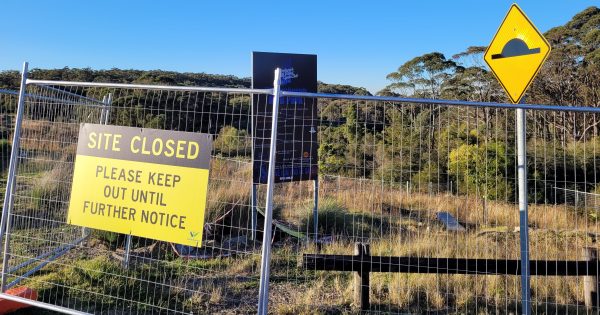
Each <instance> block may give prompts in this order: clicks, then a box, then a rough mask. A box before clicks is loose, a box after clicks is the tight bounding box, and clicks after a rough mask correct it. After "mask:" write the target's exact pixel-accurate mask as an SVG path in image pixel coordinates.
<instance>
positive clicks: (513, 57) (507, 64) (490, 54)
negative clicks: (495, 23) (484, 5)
mask: <svg viewBox="0 0 600 315" xmlns="http://www.w3.org/2000/svg"><path fill="white" fill-rule="evenodd" d="M549 53H550V44H549V43H548V41H547V40H546V39H545V38H544V36H543V35H542V34H541V33H540V31H538V30H537V28H536V27H535V26H534V25H533V23H531V21H530V20H529V19H528V18H527V16H525V13H523V11H522V10H521V9H520V8H519V6H517V5H516V4H513V5H512V6H511V7H510V10H508V13H507V14H506V17H505V18H504V21H503V22H502V24H501V25H500V28H498V32H496V35H495V36H494V39H492V42H491V43H490V46H489V47H488V48H487V50H486V51H485V55H484V57H483V59H484V60H485V62H486V63H487V64H488V66H489V67H490V69H492V72H493V73H494V75H495V76H496V78H497V79H498V81H500V84H501V85H502V87H503V88H504V90H506V93H507V94H508V96H509V97H510V100H511V101H512V102H513V103H515V104H516V103H519V101H520V100H521V98H522V97H523V94H524V93H525V91H526V90H527V88H528V87H529V85H530V84H531V81H533V78H534V77H535V76H536V75H537V73H538V72H539V70H540V68H541V67H542V64H543V63H544V61H546V58H547V57H548V54H549Z"/></svg>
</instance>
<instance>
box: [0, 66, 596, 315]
mask: <svg viewBox="0 0 600 315" xmlns="http://www.w3.org/2000/svg"><path fill="white" fill-rule="evenodd" d="M27 72H28V64H27V63H24V66H23V70H22V78H21V89H20V91H19V102H18V108H17V117H16V123H15V131H14V133H15V134H14V137H13V146H12V152H11V158H10V166H9V170H8V182H7V186H6V194H5V199H4V211H3V213H2V221H1V226H0V236H1V237H3V238H4V253H3V254H4V261H3V267H2V292H1V293H0V297H1V298H5V299H8V300H13V301H18V302H22V303H26V304H30V305H34V306H39V307H43V308H47V309H50V310H56V311H61V312H65V313H70V314H81V312H78V311H75V310H71V309H67V308H64V307H60V306H55V305H51V304H48V303H43V302H37V301H32V300H28V299H23V298H19V297H15V296H11V295H9V294H6V293H5V291H6V289H7V287H8V286H10V284H9V285H7V284H6V274H7V273H9V272H10V270H6V269H7V266H8V265H7V262H8V259H7V254H8V252H9V251H10V248H9V234H8V233H7V226H9V225H10V222H9V219H10V213H11V211H12V207H13V201H12V198H13V194H14V178H15V172H16V164H17V156H18V152H19V137H20V130H21V122H22V120H23V107H24V101H25V98H26V97H35V96H30V95H26V93H25V91H26V86H27V85H29V84H36V85H52V86H60V85H70V86H86V87H112V88H143V89H149V90H152V89H155V90H158V89H160V90H169V91H202V92H232V93H250V94H263V95H271V96H273V97H274V102H273V111H272V115H273V116H272V117H273V119H272V129H271V145H270V150H271V151H270V159H269V162H270V163H269V174H268V185H267V191H266V200H267V205H266V213H265V218H266V220H265V225H264V231H265V233H264V234H263V243H262V255H261V256H262V257H261V271H260V289H259V297H258V313H259V314H267V313H268V309H269V308H268V302H269V272H270V260H271V242H270V239H271V236H272V235H271V234H272V231H271V227H272V210H273V209H272V207H273V186H274V182H273V177H274V167H275V151H276V141H273V139H276V135H277V113H278V104H279V98H280V97H307V98H328V99H345V100H357V101H384V102H385V101H389V102H397V103H413V104H435V105H442V106H466V107H476V108H481V107H489V108H505V109H515V108H516V109H517V114H516V118H515V120H516V125H517V138H518V140H517V144H518V145H517V156H518V200H519V210H520V227H521V230H520V244H521V257H520V260H521V268H522V270H523V271H524V272H523V273H522V274H521V289H522V295H521V301H522V311H523V313H525V314H529V313H530V312H531V298H530V291H529V290H530V282H529V278H530V275H529V240H528V235H527V230H528V228H527V226H528V225H527V223H528V217H527V204H528V203H527V174H526V167H525V166H526V165H527V160H526V159H527V156H526V135H525V132H526V130H527V129H526V125H525V111H526V110H536V111H560V112H580V113H600V108H590V107H583V106H569V107H567V106H556V105H537V104H506V103H492V102H471V101H459V100H439V99H423V98H403V97H381V96H359V95H344V94H326V93H305V92H291V91H284V90H282V89H281V87H280V72H279V69H277V70H276V71H275V80H274V85H273V89H243V88H211V87H182V86H160V85H142V84H117V83H96V82H93V83H88V82H68V81H50V80H31V79H28V78H27ZM94 101H97V100H94ZM104 101H105V102H101V101H98V102H99V103H101V104H104V105H108V106H109V104H110V101H107V100H106V99H105V100H104ZM108 106H107V107H106V110H107V111H108V110H109V109H108ZM103 113H104V112H103ZM107 116H108V115H107V114H103V116H102V117H104V121H103V123H106V117H107ZM85 237H86V236H85V234H84V237H82V240H83V239H85ZM73 246H75V244H74V245H73ZM70 248H71V247H69V246H66V247H64V248H57V249H56V250H55V251H53V252H51V253H46V254H44V255H45V256H44V257H48V256H52V255H53V254H54V256H52V257H55V256H57V255H61V254H62V253H64V252H66V251H68V250H69V249H70ZM51 259H52V258H51ZM38 267H39V268H42V267H43V264H42V265H40V266H38ZM36 270H37V269H36ZM33 271H35V270H33ZM11 284H12V283H11Z"/></svg>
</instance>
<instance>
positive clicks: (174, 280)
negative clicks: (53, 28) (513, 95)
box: [6, 84, 600, 314]
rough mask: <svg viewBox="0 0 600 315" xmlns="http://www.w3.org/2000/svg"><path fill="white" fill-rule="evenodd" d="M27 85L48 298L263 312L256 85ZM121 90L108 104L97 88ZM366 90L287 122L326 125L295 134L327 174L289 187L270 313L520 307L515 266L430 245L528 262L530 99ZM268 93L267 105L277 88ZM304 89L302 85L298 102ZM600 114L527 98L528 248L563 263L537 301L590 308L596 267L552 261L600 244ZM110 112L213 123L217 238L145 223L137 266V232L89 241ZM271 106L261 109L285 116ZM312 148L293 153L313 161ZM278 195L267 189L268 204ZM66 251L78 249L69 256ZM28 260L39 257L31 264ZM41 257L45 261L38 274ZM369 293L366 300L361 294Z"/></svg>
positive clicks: (26, 228) (34, 247)
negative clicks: (94, 184)
mask: <svg viewBox="0 0 600 315" xmlns="http://www.w3.org/2000/svg"><path fill="white" fill-rule="evenodd" d="M27 93H28V94H29V95H30V96H29V97H28V98H27V101H26V103H25V105H26V107H25V116H24V120H23V128H22V137H21V141H20V143H21V149H20V151H19V159H18V162H19V164H18V173H17V175H18V176H17V178H16V188H15V207H14V210H13V212H12V215H11V225H10V228H9V230H8V235H10V252H9V253H6V254H7V255H8V258H10V260H9V266H8V267H9V268H8V270H9V272H8V274H9V275H10V276H11V277H10V279H9V280H10V281H13V282H14V281H15V280H17V281H21V283H22V284H26V285H28V286H32V287H34V288H37V289H38V290H39V291H40V293H41V296H40V300H41V301H43V302H47V303H50V304H56V305H60V306H65V307H69V308H73V309H77V310H82V311H86V312H92V313H189V312H194V313H253V312H255V311H256V302H257V300H256V297H257V296H258V266H259V261H260V255H261V253H260V244H259V241H257V240H260V239H262V235H261V227H262V223H260V222H259V224H258V226H259V230H258V234H257V235H256V237H255V239H251V238H250V235H252V231H251V221H252V220H251V218H250V217H251V215H252V209H251V200H250V196H251V189H252V184H253V183H252V182H253V180H252V147H253V146H252V143H253V140H254V139H253V136H252V132H251V129H252V128H251V126H250V124H251V122H252V119H250V118H251V117H250V116H251V114H250V112H251V110H250V103H251V101H252V94H250V92H249V91H243V92H242V91H239V92H232V91H230V92H227V91H218V90H215V91H210V90H198V89H186V88H184V87H182V88H179V89H168V88H164V89H161V88H150V87H143V86H118V87H117V86H111V85H105V86H98V85H93V84H90V85H85V84H83V85H65V84H61V85H57V86H48V85H39V84H38V85H36V84H30V85H29V86H28V89H27ZM109 94H110V95H111V98H112V103H111V104H110V106H109V105H108V104H106V103H105V102H101V101H99V100H103V99H105V97H107V96H108V95H109ZM32 95H35V96H36V97H33V96H32ZM350 98H351V97H348V98H344V97H343V96H340V97H337V98H319V99H318V106H317V107H318V115H317V117H318V119H317V120H311V119H308V120H307V119H306V118H301V119H284V120H280V121H279V122H278V123H279V126H278V129H279V130H301V131H303V130H306V129H309V128H310V129H309V130H312V129H313V128H314V129H315V130H316V131H317V132H316V133H315V134H314V135H313V136H311V139H303V138H302V137H301V136H299V135H302V134H304V133H303V132H294V133H292V134H290V136H291V137H298V138H294V139H292V141H291V142H288V143H294V142H298V143H304V142H307V141H309V142H316V145H315V146H314V147H318V156H319V164H318V166H319V178H318V182H317V184H318V185H315V183H313V182H312V181H302V182H291V183H280V184H278V185H277V186H276V188H275V204H274V222H273V223H274V233H273V237H272V248H273V251H272V253H273V256H272V259H271V277H270V282H271V287H270V297H269V299H270V302H269V311H270V312H272V313H282V314H295V313H349V312H358V311H360V309H361V308H362V309H363V310H368V311H370V312H372V313H430V312H441V313H454V314H464V313H467V314H480V313H510V312H518V311H519V309H520V303H521V293H520V292H521V291H520V289H521V288H520V279H519V275H517V274H516V271H515V270H513V271H506V274H502V273H501V272H496V271H497V270H498V268H497V267H494V270H496V271H494V270H491V269H488V267H486V266H484V267H481V266H480V265H475V266H474V267H473V266H462V267H460V268H455V269H454V270H450V269H448V268H447V267H442V266H437V265H434V266H431V265H429V266H423V265H422V264H423V261H424V260H423V259H422V258H434V259H437V260H435V262H436V264H439V265H451V264H452V263H457V262H458V261H459V260H461V259H489V260H493V261H495V262H496V263H497V264H498V265H504V266H509V265H510V266H513V265H512V262H514V261H517V260H518V259H519V257H520V247H519V209H518V205H517V179H516V174H517V165H516V134H515V123H514V122H515V110H514V109H510V108H508V109H507V108H494V107H480V106H448V105H447V104H415V103H409V102H405V101H402V102H400V101H391V100H389V99H385V100H384V99H381V100H377V99H373V98H370V99H368V100H367V99H364V100H361V99H357V98H356V97H354V98H353V99H350ZM312 99H313V98H311V101H312ZM254 101H255V102H256V101H258V102H267V103H268V95H267V94H260V95H259V96H258V97H256V96H255V100H254ZM306 103H308V102H305V100H303V99H302V97H299V96H294V97H288V98H286V100H285V101H284V102H282V104H285V106H287V108H284V109H282V110H283V111H289V108H290V107H295V108H298V107H302V104H306ZM264 115H265V116H268V113H265V114H264ZM597 115H598V114H595V113H590V112H588V113H586V112H584V111H582V110H581V109H577V112H575V111H568V110H567V111H563V112H559V111H541V110H531V109H529V110H528V111H527V139H528V149H527V155H528V165H527V169H528V199H529V234H530V257H531V259H532V260H541V261H543V262H545V264H547V265H548V266H555V267H554V268H556V269H557V270H553V271H548V270H547V271H546V273H543V272H542V273H541V274H537V275H534V276H532V281H531V285H532V302H533V303H532V305H533V308H534V312H536V313H575V314H577V313H586V312H587V311H589V309H587V308H585V307H584V303H585V301H586V299H587V297H586V294H587V293H586V290H585V289H584V287H585V285H584V282H585V281H584V277H583V276H584V275H587V274H588V271H589V270H584V269H577V270H575V271H570V274H571V275H570V276H553V275H552V274H560V273H561V272H563V270H558V268H559V267H557V266H559V265H557V264H553V263H562V262H565V261H582V260H583V259H584V251H586V250H587V249H588V248H592V249H595V248H596V247H597V245H596V238H597V235H598V223H597V215H596V211H597V210H596V209H597V208H596V206H595V203H593V202H591V201H589V200H590V199H589V198H587V197H586V198H583V197H573V196H582V195H585V196H588V195H592V194H595V193H596V192H597V190H596V186H597V183H598V179H597V178H596V174H597V173H598V169H597V160H598V159H599V158H600V156H599V154H598V151H597V147H598V145H600V143H598V141H599V139H600V138H599V137H598V136H599V135H598V133H599V132H600V130H598V128H597V125H598V119H597V117H596V116H597ZM102 117H108V124H113V125H120V126H133V127H146V128H156V129H167V130H180V131H192V132H203V133H209V134H211V135H213V136H214V146H213V152H212V161H211V170H210V171H211V174H210V180H209V193H208V203H207V213H206V220H205V221H206V225H205V227H204V232H205V233H204V234H205V239H204V242H203V243H204V244H205V246H203V247H202V248H200V249H193V248H188V247H182V246H178V245H176V244H167V243H164V242H157V241H153V240H149V239H142V238H135V237H134V238H133V246H132V252H131V262H130V265H129V267H128V268H124V267H123V266H122V261H123V257H124V254H125V253H124V241H125V236H124V235H118V234H115V233H109V232H103V231H92V234H91V236H89V237H87V238H85V239H84V240H83V241H82V242H79V241H80V240H81V239H82V236H86V235H87V234H86V231H82V230H81V228H78V227H74V226H70V225H67V224H65V219H66V208H67V205H68V201H69V196H68V192H69V191H70V186H71V181H72V167H73V161H74V156H75V145H76V142H77V131H78V128H79V124H80V123H83V122H90V123H97V122H99V121H100V120H101V118H102ZM306 117H308V116H306ZM264 118H266V119H261V120H255V121H262V122H264V123H266V124H270V119H269V118H270V117H264ZM262 136H263V135H261V137H262ZM265 137H266V136H265ZM261 140H263V142H264V141H269V140H270V139H266V138H265V139H261ZM307 147H310V146H307ZM279 149H281V146H280V145H279V143H278V150H279ZM284 153H285V152H284ZM307 153H308V155H309V156H311V155H312V153H313V152H307ZM296 161H297V162H294V163H299V164H300V165H293V163H292V165H290V167H295V166H297V167H300V168H302V167H304V166H305V165H303V160H302V159H299V160H296ZM315 188H317V189H318V191H317V194H315ZM264 195H265V187H264V185H259V186H258V194H257V196H258V202H257V205H258V210H259V212H260V211H262V209H264V206H265V201H264ZM316 198H318V213H317V216H316V218H315V216H314V212H313V211H314V205H315V199H316ZM574 198H577V200H580V199H583V200H585V201H583V202H581V201H572V199H574ZM356 243H360V244H366V245H368V246H365V245H361V246H362V247H360V246H359V247H357V246H356ZM361 248H362V249H361ZM357 250H358V252H359V253H360V252H362V253H363V254H362V255H363V256H357V255H355V254H356V253H357ZM48 253H49V254H48ZM58 253H61V254H62V253H64V255H62V256H60V257H58V258H56V259H54V258H55V256H57V254H58ZM586 253H587V252H586ZM314 255H323V257H324V258H325V259H324V262H323V261H321V263H323V264H322V265H317V264H310V259H307V258H310V257H314ZM331 255H338V256H337V257H339V255H344V256H350V258H348V259H349V261H350V263H349V264H344V265H343V266H342V267H341V268H339V266H338V268H337V269H336V270H322V269H325V267H326V266H325V265H328V263H327V262H328V259H329V261H332V260H333V258H332V257H334V256H331ZM366 257H371V259H368V260H367V259H366ZM373 257H375V258H373ZM392 258H401V259H400V260H393V259H392ZM363 261H365V262H367V264H364V263H363ZM27 262H34V263H33V264H31V265H28V267H27V268H17V267H21V266H22V265H23V264H25V263H27ZM384 262H385V264H387V266H382V265H383V264H384ZM40 263H47V265H44V268H42V269H40V270H35V269H34V272H33V273H31V271H28V270H31V267H32V266H35V265H37V264H40ZM392 264H394V266H392ZM357 266H358V267H357ZM515 266H516V265H515ZM585 266H589V265H585ZM505 268H508V267H505ZM515 268H516V267H515ZM561 268H562V267H561ZM408 269H410V271H406V270H408ZM372 270H400V271H401V272H379V271H373V272H371V271H372ZM564 272H566V271H564ZM28 273H31V274H28ZM462 273H465V274H462ZM466 273H470V274H466ZM359 274H361V276H362V279H360V278H358V280H359V281H358V282H357V276H358V275H359ZM365 275H366V277H367V278H368V279H369V280H368V281H367V282H364V278H365ZM361 281H362V282H361ZM11 283H12V282H11ZM365 291H366V292H367V294H368V297H369V299H368V303H367V304H365V303H364V301H362V300H360V297H361V296H360V295H359V296H358V299H357V292H365ZM363 295H364V294H363Z"/></svg>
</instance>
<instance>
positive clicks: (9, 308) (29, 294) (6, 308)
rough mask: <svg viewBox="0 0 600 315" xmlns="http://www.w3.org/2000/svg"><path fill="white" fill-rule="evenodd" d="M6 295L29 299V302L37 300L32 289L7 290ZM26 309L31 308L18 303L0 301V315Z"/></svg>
mask: <svg viewBox="0 0 600 315" xmlns="http://www.w3.org/2000/svg"><path fill="white" fill-rule="evenodd" d="M6 294H10V295H14V296H18V297H22V298H26V299H30V300H37V298H38V294H37V291H35V290H34V289H30V288H28V287H18V288H13V289H9V290H6ZM27 307H31V305H28V304H24V303H19V302H16V301H10V300H5V299H0V315H4V314H8V313H11V312H14V311H17V310H20V309H22V308H27Z"/></svg>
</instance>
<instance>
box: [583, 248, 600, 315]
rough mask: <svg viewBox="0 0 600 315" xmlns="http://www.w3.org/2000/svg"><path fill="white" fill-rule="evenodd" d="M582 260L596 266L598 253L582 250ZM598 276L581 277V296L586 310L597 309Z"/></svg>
mask: <svg viewBox="0 0 600 315" xmlns="http://www.w3.org/2000/svg"><path fill="white" fill-rule="evenodd" d="M583 259H584V260H585V261H589V262H595V263H596V264H598V251H597V250H596V249H595V248H591V247H585V248H583ZM599 287H600V286H599V283H598V275H595V276H584V277H583V295H584V298H585V307H587V308H588V309H592V308H596V307H598V292H600V288H599Z"/></svg>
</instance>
